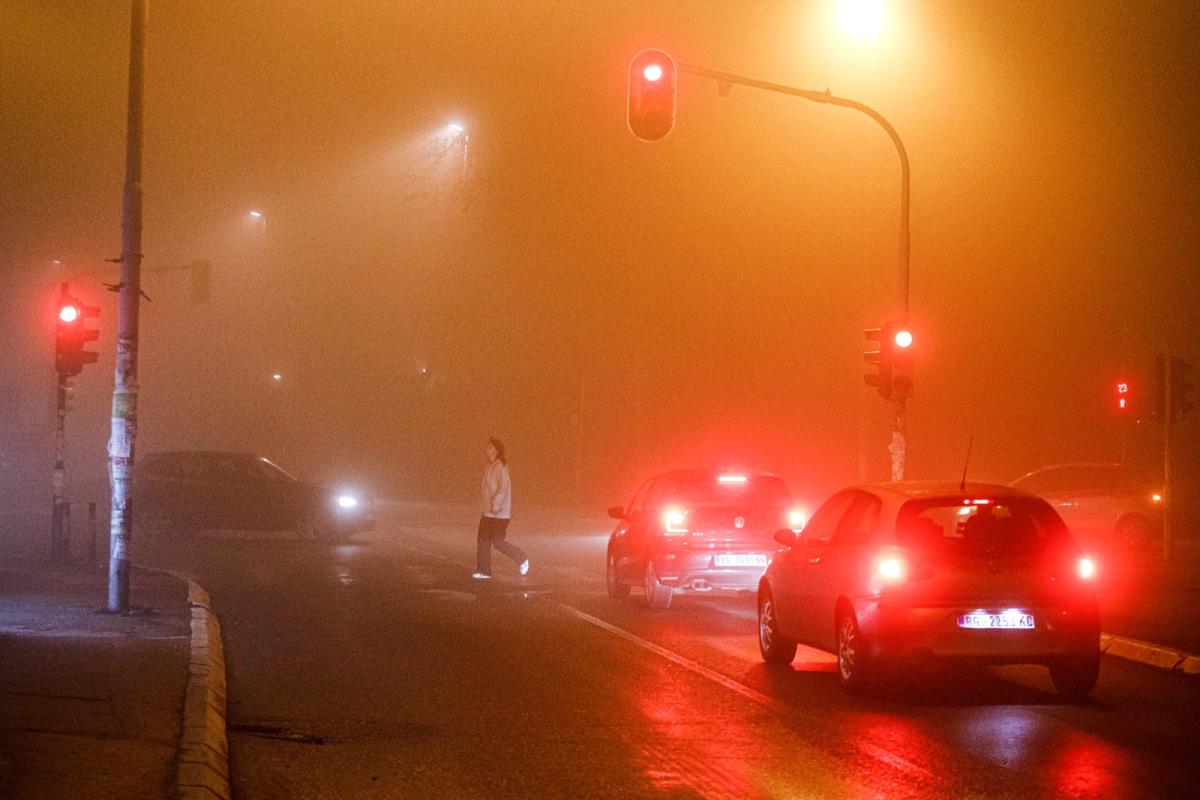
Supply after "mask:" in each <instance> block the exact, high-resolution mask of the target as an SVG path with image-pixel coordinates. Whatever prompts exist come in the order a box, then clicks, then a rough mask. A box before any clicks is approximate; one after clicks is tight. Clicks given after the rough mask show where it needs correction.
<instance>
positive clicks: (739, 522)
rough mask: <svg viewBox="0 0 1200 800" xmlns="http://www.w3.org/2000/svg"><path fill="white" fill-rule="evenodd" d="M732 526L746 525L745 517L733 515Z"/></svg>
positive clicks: (740, 526) (741, 526)
mask: <svg viewBox="0 0 1200 800" xmlns="http://www.w3.org/2000/svg"><path fill="white" fill-rule="evenodd" d="M733 527H735V528H744V527H746V518H745V517H734V518H733Z"/></svg>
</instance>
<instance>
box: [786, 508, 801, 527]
mask: <svg viewBox="0 0 1200 800" xmlns="http://www.w3.org/2000/svg"><path fill="white" fill-rule="evenodd" d="M804 522H805V520H804V512H803V511H801V510H800V509H798V508H793V509H792V510H791V511H789V512H788V525H789V526H790V527H791V529H792V530H794V531H796V532H797V533H799V532H800V530H801V529H802V528H803V527H804Z"/></svg>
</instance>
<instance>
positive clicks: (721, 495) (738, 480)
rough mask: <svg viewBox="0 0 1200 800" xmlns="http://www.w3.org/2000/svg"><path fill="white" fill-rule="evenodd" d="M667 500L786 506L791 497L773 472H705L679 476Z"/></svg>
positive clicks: (709, 503)
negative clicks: (711, 473)
mask: <svg viewBox="0 0 1200 800" xmlns="http://www.w3.org/2000/svg"><path fill="white" fill-rule="evenodd" d="M670 500H672V501H674V502H678V503H683V504H686V505H689V506H723V505H746V504H749V505H764V506H786V505H788V504H789V503H791V501H792V498H791V495H790V494H789V493H788V490H787V486H786V485H785V484H784V482H783V479H782V478H777V477H775V476H774V475H742V474H729V475H720V476H717V475H705V476H693V477H686V478H681V479H679V480H678V481H677V482H676V483H675V486H674V491H673V492H672V493H671V497H670Z"/></svg>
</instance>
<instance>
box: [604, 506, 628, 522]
mask: <svg viewBox="0 0 1200 800" xmlns="http://www.w3.org/2000/svg"><path fill="white" fill-rule="evenodd" d="M608 515H609V516H610V517H612V518H613V519H625V506H613V507H612V508H610V509H609V510H608Z"/></svg>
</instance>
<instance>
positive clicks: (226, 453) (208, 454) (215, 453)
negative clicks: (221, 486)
mask: <svg viewBox="0 0 1200 800" xmlns="http://www.w3.org/2000/svg"><path fill="white" fill-rule="evenodd" d="M177 456H204V457H205V458H250V459H260V458H266V456H260V455H258V454H256V453H243V452H239V451H237V450H165V451H163V452H160V453H147V454H146V456H145V457H146V459H151V458H173V457H177Z"/></svg>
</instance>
